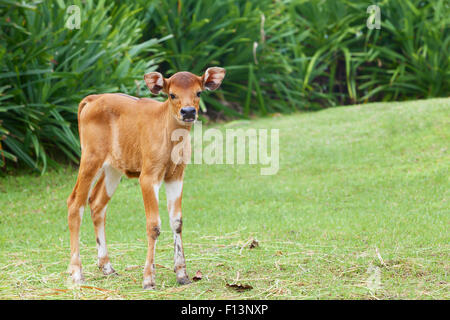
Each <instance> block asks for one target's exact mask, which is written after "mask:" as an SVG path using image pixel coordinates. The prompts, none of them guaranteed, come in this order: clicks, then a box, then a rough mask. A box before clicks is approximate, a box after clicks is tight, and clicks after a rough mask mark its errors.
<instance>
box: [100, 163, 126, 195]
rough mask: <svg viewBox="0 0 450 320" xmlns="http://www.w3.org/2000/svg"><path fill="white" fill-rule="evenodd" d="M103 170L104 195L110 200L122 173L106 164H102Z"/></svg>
mask: <svg viewBox="0 0 450 320" xmlns="http://www.w3.org/2000/svg"><path fill="white" fill-rule="evenodd" d="M103 169H104V170H105V186H106V194H107V195H108V197H110V198H111V197H112V196H113V194H114V192H115V191H116V188H117V186H118V185H119V182H120V178H121V177H122V172H120V171H119V170H117V169H115V168H113V167H112V166H110V165H109V164H108V163H106V162H105V163H104V164H103Z"/></svg>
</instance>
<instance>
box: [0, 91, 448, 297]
mask: <svg viewBox="0 0 450 320" xmlns="http://www.w3.org/2000/svg"><path fill="white" fill-rule="evenodd" d="M449 119H450V99H432V100H423V101H413V102H402V103H376V104H368V105H360V106H351V107H340V108H332V109H327V110H324V111H320V112H315V113H299V114H294V115H283V116H279V117H274V118H264V119H257V120H252V121H236V122H232V123H229V124H217V125H215V127H217V128H219V129H221V130H225V129H226V128H230V127H233V128H240V127H241V128H268V129H270V128H277V129H279V130H280V131H279V132H280V170H279V171H278V173H277V174H276V175H273V176H262V175H260V166H259V165H189V166H188V168H187V171H186V177H185V185H184V195H183V200H184V201H183V227H184V228H183V242H184V247H185V255H186V260H187V269H188V273H189V275H190V277H191V278H192V277H193V276H194V275H195V273H196V272H197V270H200V271H201V272H202V274H203V278H202V279H201V280H200V281H197V282H193V283H192V284H190V285H187V286H179V285H178V284H177V283H176V280H175V274H174V272H173V244H172V240H173V238H172V232H171V230H170V227H169V221H168V214H167V209H166V203H165V192H164V187H163V188H162V189H161V192H160V215H161V220H162V232H161V235H160V237H159V240H158V244H157V249H156V263H157V265H156V266H157V274H156V281H157V289H156V290H155V291H144V290H142V289H141V286H142V269H143V265H144V262H145V255H146V249H147V246H146V231H145V214H144V207H143V203H142V196H141V194H140V189H139V186H138V180H136V179H132V180H131V179H126V178H124V179H123V180H122V182H121V184H120V185H119V187H118V189H117V192H116V194H115V195H114V197H113V199H112V200H111V202H110V204H109V206H108V219H107V220H108V221H107V227H106V236H107V241H108V250H109V256H110V258H111V262H112V264H113V266H114V268H115V269H116V270H117V272H119V274H120V276H110V277H106V276H103V274H102V273H101V272H100V271H99V270H98V269H97V266H96V255H97V253H96V244H95V236H94V230H93V225H92V222H91V219H90V214H89V212H88V211H86V212H85V215H84V219H83V220H84V221H83V225H82V229H81V258H82V262H83V271H84V276H85V278H86V284H85V285H84V286H82V287H73V286H72V285H70V282H69V281H68V279H69V277H68V275H67V273H66V270H67V265H68V263H69V231H68V227H67V210H66V203H65V201H66V198H67V197H68V195H69V193H70V191H71V189H72V188H73V186H74V184H75V180H76V174H77V171H76V168H71V167H67V168H64V169H61V170H53V171H50V172H47V173H45V174H44V175H43V176H38V175H31V174H23V175H16V176H6V177H0V299H107V298H111V299H449V298H450V293H449V292H450V290H449V268H450V260H449V251H450V250H449V249H450V246H449V244H450V241H449V240H450V237H449V236H450V234H449V223H450V214H449V213H450V210H449V208H450V205H449V202H448V201H449V189H450V188H449V187H450V185H449V164H450V157H449V150H448V148H449V141H450V123H449ZM204 129H205V128H204ZM252 239H256V240H257V241H258V243H259V246H257V247H255V248H250V246H249V243H250V242H252ZM235 283H237V284H242V285H249V286H251V287H252V289H249V290H244V291H241V292H240V291H236V290H235V289H234V288H233V287H229V286H227V284H235Z"/></svg>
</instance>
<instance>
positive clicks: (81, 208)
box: [80, 206, 84, 224]
mask: <svg viewBox="0 0 450 320" xmlns="http://www.w3.org/2000/svg"><path fill="white" fill-rule="evenodd" d="M83 213H84V206H81V207H80V220H83ZM80 224H81V221H80Z"/></svg>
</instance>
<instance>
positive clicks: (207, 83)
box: [202, 67, 225, 90]
mask: <svg viewBox="0 0 450 320" xmlns="http://www.w3.org/2000/svg"><path fill="white" fill-rule="evenodd" d="M224 77H225V69H224V68H219V67H211V68H208V69H206V71H205V74H204V75H203V76H202V82H203V88H204V89H206V90H216V89H217V88H219V87H220V84H221V83H222V80H223V78H224Z"/></svg>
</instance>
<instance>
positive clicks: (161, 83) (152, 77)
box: [144, 72, 166, 94]
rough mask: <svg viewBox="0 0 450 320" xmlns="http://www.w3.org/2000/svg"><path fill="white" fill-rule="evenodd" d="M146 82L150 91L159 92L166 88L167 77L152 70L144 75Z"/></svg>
mask: <svg viewBox="0 0 450 320" xmlns="http://www.w3.org/2000/svg"><path fill="white" fill-rule="evenodd" d="M144 80H145V83H146V84H147V87H148V88H149V89H150V91H151V92H152V93H154V94H158V93H160V92H161V90H163V89H164V87H165V83H166V79H164V77H163V76H162V74H161V73H159V72H150V73H147V74H146V75H145V76H144Z"/></svg>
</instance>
